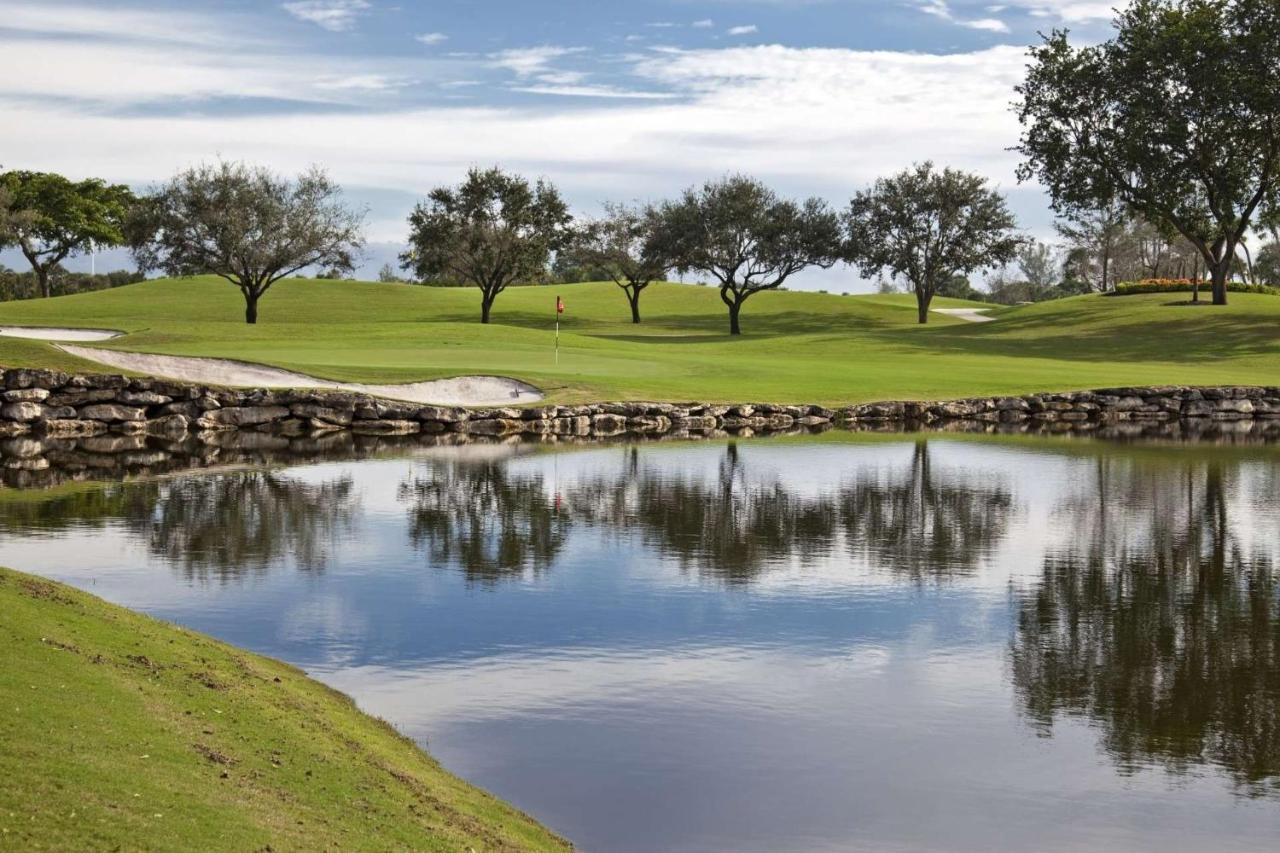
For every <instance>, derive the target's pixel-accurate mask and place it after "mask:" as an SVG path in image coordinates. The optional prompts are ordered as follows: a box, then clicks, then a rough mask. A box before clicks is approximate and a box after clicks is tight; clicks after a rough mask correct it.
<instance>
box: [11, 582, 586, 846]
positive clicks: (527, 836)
mask: <svg viewBox="0 0 1280 853" xmlns="http://www.w3.org/2000/svg"><path fill="white" fill-rule="evenodd" d="M0 612H2V613H3V614H4V618H3V619H0V709H2V711H3V713H0V743H3V745H4V748H3V749H0V848H3V849H14V850H90V849H94V850H98V849H103V850H106V849H116V850H118V849H129V850H182V851H186V850H266V849H271V850H323V849H344V850H347V849H368V850H390V849H415V850H476V851H483V850H560V849H567V845H566V844H564V843H563V842H562V841H561V840H560V839H558V838H556V837H555V836H553V835H552V834H551V833H549V832H547V831H546V830H545V829H543V828H541V827H540V826H538V825H537V824H536V823H534V822H533V821H532V820H531V819H530V818H528V817H526V816H525V815H522V814H520V813H519V812H517V811H515V810H514V809H512V808H511V807H509V806H507V805H505V804H503V803H502V802H500V801H498V800H496V799H494V798H493V797H491V796H489V795H488V794H485V793H484V792H482V791H479V790H477V789H476V788H474V787H472V786H470V785H468V784H467V783H465V782H463V781H462V780H460V779H458V778H456V777H454V776H451V775H450V774H448V773H447V772H445V771H444V770H442V769H441V768H440V767H439V766H438V765H437V764H436V763H435V762H434V761H432V760H431V759H430V758H428V757H427V756H426V755H425V754H423V753H422V752H421V751H420V750H419V749H418V748H417V747H416V746H414V744H413V743H412V742H411V741H409V740H408V739H406V738H403V737H401V736H400V735H398V734H397V733H396V732H395V731H393V730H392V729H391V727H390V726H388V725H386V724H384V723H382V722H380V721H378V720H375V719H373V718H371V717H368V716H366V715H364V714H362V713H361V712H360V711H358V710H357V709H356V708H355V706H354V705H353V704H352V703H351V701H350V700H349V699H347V698H346V697H344V696H343V695H341V694H339V693H336V692H335V691H332V690H330V689H329V688H327V687H324V686H323V685H321V684H319V683H317V682H315V681H312V680H310V679H308V678H307V677H306V676H305V675H304V674H303V673H301V672H299V671H298V670H296V669H294V668H292V667H290V666H286V665H284V664H281V663H278V662H276V661H272V660H268V659H266V658H262V657H258V656H257V655H252V654H248V653H246V652H242V651H239V650H236V649H234V648H231V647H229V646H226V645H224V644H222V643H219V642H217V641H215V640H212V639H209V638H208V637H204V636H201V635H198V634H194V633H192V632H189V631H185V630H182V629H179V628H176V627H174V626H171V625H168V624H165V623H162V622H158V621H156V620H154V619H150V618H147V617H145V616H141V615H138V614H136V613H133V612H131V611H128V610H125V609H123V608H120V607H116V606H114V605H111V604H107V603H106V602H104V601H102V600H100V599H97V598H94V597H93V596H90V595H86V594H84V593H81V592H77V591H75V590H72V589H70V588H68V587H65V586H62V585H60V584H54V583H50V582H47V581H44V580H39V579H36V578H33V577H31V576H29V575H24V574H21V573H18V572H13V571H9V570H7V569H0Z"/></svg>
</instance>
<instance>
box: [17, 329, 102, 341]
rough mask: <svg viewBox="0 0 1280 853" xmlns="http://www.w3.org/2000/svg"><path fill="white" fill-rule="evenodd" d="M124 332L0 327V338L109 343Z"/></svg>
mask: <svg viewBox="0 0 1280 853" xmlns="http://www.w3.org/2000/svg"><path fill="white" fill-rule="evenodd" d="M123 334H124V332H113V331H112V330H110V329H58V328H54V327H45V326H0V336H3V337H6V338H30V339H31V340H33V341H109V340H111V339H112V338H118V337H120V336H121V335H123Z"/></svg>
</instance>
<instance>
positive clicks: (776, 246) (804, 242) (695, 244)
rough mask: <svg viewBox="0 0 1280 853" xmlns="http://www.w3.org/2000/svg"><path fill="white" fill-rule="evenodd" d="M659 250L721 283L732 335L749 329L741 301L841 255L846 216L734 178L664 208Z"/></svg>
mask: <svg viewBox="0 0 1280 853" xmlns="http://www.w3.org/2000/svg"><path fill="white" fill-rule="evenodd" d="M654 240H655V242H656V251H658V252H659V253H660V254H662V255H665V256H666V257H668V258H670V259H671V261H672V265H673V266H674V267H675V268H677V269H679V270H681V271H686V270H696V271H698V272H702V273H706V274H707V275H709V276H711V277H712V278H713V279H714V280H715V281H716V282H717V283H718V285H719V288H720V300H721V301H722V302H724V304H725V305H726V306H727V307H728V309H729V334H731V335H740V334H742V326H741V323H740V322H739V316H740V314H741V312H742V304H743V303H744V302H746V301H747V299H749V298H750V297H751V296H754V295H755V294H757V293H760V292H762V291H765V290H777V289H778V288H779V287H781V286H782V284H783V283H784V282H785V281H786V280H787V279H789V278H790V277H791V276H793V275H795V274H796V273H798V272H800V271H801V270H803V269H806V268H808V267H820V268H822V269H829V268H831V267H832V266H834V265H835V263H836V262H837V261H838V260H840V256H841V250H842V245H841V239H840V222H839V218H838V217H837V216H836V214H835V213H834V212H832V211H831V210H830V209H829V208H828V206H827V203H826V202H824V201H822V200H821V199H817V198H810V199H808V200H806V201H804V202H802V203H797V202H794V201H789V200H784V199H780V198H778V196H777V195H776V194H775V193H774V192H773V191H772V190H770V189H769V188H768V187H766V186H765V185H764V184H762V183H760V182H759V181H757V180H755V179H753V178H749V177H747V176H745V175H730V176H728V177H725V178H722V179H720V180H718V181H708V182H707V183H706V184H704V185H703V186H702V187H701V188H696V187H691V188H689V189H688V190H685V192H684V194H683V196H681V198H680V200H679V201H674V202H666V203H665V204H663V205H662V206H661V207H660V208H659V212H658V220H657V223H656V228H655V233H654Z"/></svg>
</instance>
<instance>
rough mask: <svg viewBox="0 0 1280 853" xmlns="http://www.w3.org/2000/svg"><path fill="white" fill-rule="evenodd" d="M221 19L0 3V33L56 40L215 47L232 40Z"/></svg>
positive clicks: (248, 39) (242, 38) (246, 39)
mask: <svg viewBox="0 0 1280 853" xmlns="http://www.w3.org/2000/svg"><path fill="white" fill-rule="evenodd" d="M233 20H234V18H233ZM227 23H228V20H227V16H222V17H221V18H215V17H213V16H210V15H204V14H199V13H194V12H175V11H164V12H157V11H155V10H152V9H136V8H135V9H131V8H127V7H126V8H116V9H103V8H101V7H98V6H86V5H79V4H66V3H62V4H51V3H48V2H36V3H33V2H0V31H6V30H7V31H10V32H14V33H24V34H30V35H39V36H56V37H60V38H68V37H79V38H86V39H91V40H95V41H96V40H124V41H153V42H166V43H170V44H192V45H219V44H228V43H231V42H232V39H231V38H230V36H229V34H228V33H227V26H226V24H227ZM236 41H237V42H238V43H239V44H242V45H243V44H246V43H251V44H257V43H260V39H257V38H254V37H252V36H250V35H246V34H245V33H239V34H237V36H236Z"/></svg>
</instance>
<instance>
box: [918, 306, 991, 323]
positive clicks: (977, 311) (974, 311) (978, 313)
mask: <svg viewBox="0 0 1280 853" xmlns="http://www.w3.org/2000/svg"><path fill="white" fill-rule="evenodd" d="M990 310H991V309H990V308H934V309H933V313H935V314H946V315H947V316H948V317H959V318H960V319H961V320H968V321H969V322H970V323H990V322H991V321H993V320H995V317H988V316H987V315H986V314H984V313H982V312H984V311H990Z"/></svg>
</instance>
